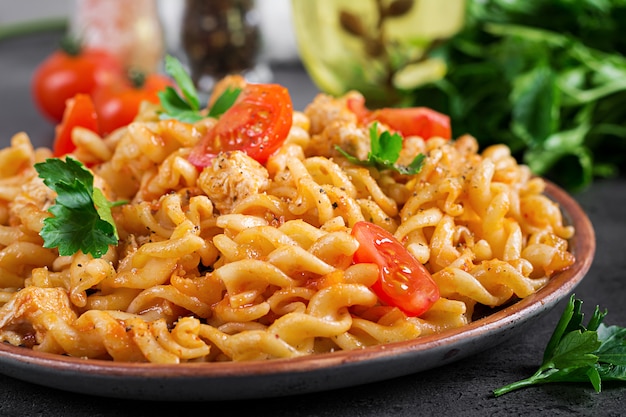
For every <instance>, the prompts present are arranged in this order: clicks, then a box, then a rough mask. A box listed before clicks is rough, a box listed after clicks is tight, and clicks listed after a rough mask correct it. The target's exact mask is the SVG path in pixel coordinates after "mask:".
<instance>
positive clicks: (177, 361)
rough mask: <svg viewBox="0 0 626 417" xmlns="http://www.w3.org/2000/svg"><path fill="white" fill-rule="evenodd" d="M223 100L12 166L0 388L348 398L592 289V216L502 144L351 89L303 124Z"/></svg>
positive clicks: (1, 295)
mask: <svg viewBox="0 0 626 417" xmlns="http://www.w3.org/2000/svg"><path fill="white" fill-rule="evenodd" d="M233 86H234V87H233ZM230 87H233V88H236V89H237V91H238V94H239V96H238V97H237V98H236V99H235V100H234V102H233V104H232V106H231V107H230V108H228V109H226V110H224V112H223V113H221V114H219V115H214V114H213V115H207V114H206V113H205V114H203V115H202V117H199V118H197V119H195V120H193V121H182V120H179V119H176V118H170V117H163V114H164V111H163V108H162V106H160V105H156V104H147V103H146V104H144V106H143V107H142V109H141V112H140V114H139V115H138V116H137V118H136V119H135V121H134V122H132V123H131V124H129V125H128V126H124V127H122V128H120V129H117V130H116V131H114V132H112V133H111V134H108V135H106V136H104V137H102V136H100V135H99V134H97V133H95V132H92V131H89V130H87V129H81V128H75V129H74V131H73V133H72V142H73V144H72V147H71V149H69V150H68V153H67V154H63V155H54V154H53V151H52V150H51V149H48V148H45V147H34V146H33V144H32V142H31V140H30V138H29V137H28V135H27V134H26V133H23V132H22V133H17V134H15V135H14V136H13V137H12V138H11V143H10V145H9V146H7V147H6V148H4V149H2V150H0V202H1V204H0V220H1V222H2V223H1V226H0V248H1V249H0V341H2V342H3V343H0V372H2V373H4V374H6V375H9V376H12V377H15V378H19V379H22V380H25V381H29V382H33V383H36V384H42V385H47V386H51V387H55V388H59V389H64V390H68V391H73V392H80V393H86V394H94V395H102V396H109V397H120V398H135V399H160V400H223V399H241V398H261V397H272V396H283V395H293V394H300V393H308V392H316V391H322V390H329V389H335V388H340V387H346V386H351V385H357V384H362V383H367V382H374V381H380V380H383V379H388V378H393V377H398V376H402V375H407V374H410V373H415V372H420V371H423V370H427V369H431V368H434V367H438V366H441V365H444V364H447V363H450V362H452V361H455V360H458V359H461V358H465V357H468V356H470V355H472V354H474V353H476V352H478V351H480V350H484V349H486V348H489V347H493V346H495V345H496V344H497V343H500V342H501V341H503V340H505V339H506V338H507V337H510V336H512V335H514V334H515V333H516V332H518V331H521V330H522V329H524V328H526V327H527V326H532V324H533V322H534V321H535V320H536V319H537V318H538V317H539V316H540V315H541V314H543V313H545V312H546V311H548V310H549V309H550V308H552V307H553V306H554V305H556V304H557V303H558V302H559V301H561V300H562V299H564V298H566V297H567V296H568V295H569V294H570V292H571V291H572V289H573V288H574V287H575V286H576V285H577V284H578V283H579V282H580V281H581V280H582V279H583V277H584V276H585V274H586V272H587V271H588V269H589V267H590V265H591V262H592V259H593V255H594V251H595V239H594V231H593V228H592V225H591V223H590V221H589V220H588V218H587V216H586V215H585V213H584V212H583V210H582V209H581V208H580V207H579V206H578V204H577V203H576V201H575V200H574V199H573V198H572V197H571V196H569V195H568V194H567V193H566V192H565V191H563V190H562V189H560V188H559V187H558V186H556V185H554V184H552V183H550V182H549V181H547V180H544V179H542V178H537V177H535V176H533V175H532V174H531V173H530V171H529V169H528V168H527V167H526V166H524V165H520V164H518V163H517V162H516V161H515V159H514V158H513V156H512V155H511V153H510V151H509V149H508V148H507V147H506V146H503V145H495V146H492V147H490V148H487V149H484V150H480V151H479V149H478V145H477V141H476V140H475V139H474V138H473V137H471V136H469V135H463V136H459V137H457V138H454V139H452V138H451V137H450V132H449V124H448V121H447V120H446V118H445V117H442V115H438V114H436V113H435V112H431V111H428V110H426V111H425V110H424V109H412V111H411V112H410V114H409V115H408V116H407V114H406V113H401V112H397V111H391V110H389V109H387V110H389V111H387V110H385V111H369V110H367V109H365V108H364V107H363V105H362V104H363V102H362V96H361V95H360V94H359V93H356V92H351V93H348V94H346V95H345V96H342V97H330V96H326V95H323V94H320V95H319V96H317V97H316V98H315V99H314V100H313V101H312V102H311V103H310V104H309V105H308V106H307V107H306V108H305V109H304V110H303V111H294V110H293V109H292V108H291V105H290V102H289V100H288V99H285V94H286V92H285V91H283V90H281V89H280V88H279V87H277V86H276V85H269V86H266V85H251V84H247V83H245V81H242V80H241V79H238V78H236V77H233V78H228V79H225V80H224V81H223V82H222V83H221V84H220V85H218V87H217V88H216V90H215V91H216V92H215V93H214V94H215V95H217V94H218V93H219V92H224V91H231V90H230ZM287 94H288V93H287ZM259 97H265V98H267V97H272V99H271V103H270V104H269V105H268V104H267V103H264V102H262V100H260V99H259ZM287 97H288V95H287ZM218 99H219V98H218V97H212V98H211V101H210V102H209V107H210V106H211V104H212V103H215V102H216V100H218ZM258 106H261V107H260V108H259V107H258ZM407 117H409V119H410V123H409V124H410V125H411V126H412V127H413V126H415V125H416V124H419V125H420V126H421V127H420V130H418V131H414V130H411V129H412V127H411V129H409V130H408V131H407V130H406V129H405V127H406V125H407V124H406V121H407ZM416 118H417V119H416ZM416 120H419V122H416ZM420 123H421V124H420ZM259 130H262V134H261V135H260V136H259V133H258V132H259ZM252 131H254V132H256V133H254V132H253V133H249V132H252ZM244 132H248V133H244ZM247 134H249V135H252V136H245V135H247ZM242 135H243V136H242ZM244 136H245V138H244V139H242V137H244ZM398 138H400V140H399V142H398V143H399V146H398V147H397V148H393V146H392V145H390V144H391V143H394V141H395V140H398ZM242 143H243V145H242ZM394 146H395V145H394ZM381 148H382V153H380V152H378V153H377V152H376V151H380V150H381ZM391 148H393V149H391ZM394 149H395V150H394ZM390 155H391V156H390ZM66 169H67V170H68V171H67V172H64V171H63V170H66ZM85 201H87V203H88V204H87V205H88V206H89V205H90V207H89V210H91V211H89V210H86V208H85V207H84V204H85ZM103 207H106V208H107V210H108V211H106V210H105V211H106V213H105V214H102V212H103V210H102V208H103ZM87 211H89V213H90V214H87ZM90 216H91V217H90ZM93 216H95V217H93ZM98 216H99V217H98ZM111 239H113V240H111Z"/></svg>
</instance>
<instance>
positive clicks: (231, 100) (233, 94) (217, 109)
mask: <svg viewBox="0 0 626 417" xmlns="http://www.w3.org/2000/svg"><path fill="white" fill-rule="evenodd" d="M239 93H241V88H234V87H233V88H227V89H226V90H225V91H224V92H223V93H222V94H221V95H220V96H219V97H218V98H217V100H215V103H213V106H212V107H211V110H209V117H219V116H221V115H222V114H223V113H224V112H225V111H226V110H228V109H230V108H231V107H232V105H233V104H235V101H237V97H239Z"/></svg>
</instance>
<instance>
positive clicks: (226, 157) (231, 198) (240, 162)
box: [198, 151, 269, 214]
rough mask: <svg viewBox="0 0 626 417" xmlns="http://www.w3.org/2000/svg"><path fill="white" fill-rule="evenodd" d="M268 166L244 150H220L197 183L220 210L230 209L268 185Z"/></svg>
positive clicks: (223, 211) (228, 210)
mask: <svg viewBox="0 0 626 417" xmlns="http://www.w3.org/2000/svg"><path fill="white" fill-rule="evenodd" d="M268 178H269V174H268V172H267V170H266V169H265V168H264V167H263V166H262V165H261V164H259V163H258V162H257V161H255V160H254V159H252V158H250V157H249V156H248V155H246V154H245V153H244V152H240V151H233V152H223V153H220V154H219V155H218V156H217V157H216V158H215V159H214V160H213V163H212V164H211V165H209V166H207V167H206V168H204V170H203V171H202V173H201V174H200V177H199V178H198V184H199V186H200V188H201V189H202V191H204V192H205V193H206V195H207V196H208V197H209V198H210V199H211V201H212V202H213V205H214V206H215V208H216V209H217V210H219V211H220V213H222V214H224V213H228V212H230V211H232V209H233V207H234V206H235V205H236V204H237V202H239V201H240V200H242V199H244V198H246V197H248V196H249V195H251V194H257V193H260V192H263V191H265V190H266V189H267V187H268V185H269V180H268Z"/></svg>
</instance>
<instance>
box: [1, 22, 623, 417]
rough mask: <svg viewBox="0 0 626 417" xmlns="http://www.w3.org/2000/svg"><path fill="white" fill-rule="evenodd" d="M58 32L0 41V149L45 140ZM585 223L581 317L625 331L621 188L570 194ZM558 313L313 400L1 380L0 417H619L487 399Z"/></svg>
mask: <svg viewBox="0 0 626 417" xmlns="http://www.w3.org/2000/svg"><path fill="white" fill-rule="evenodd" d="M58 39H59V34H58V33H41V34H33V35H28V36H22V37H16V38H10V39H3V40H0V145H1V146H2V147H4V146H6V145H7V144H8V143H9V140H10V138H11V136H12V135H13V134H14V133H16V132H18V131H25V132H27V133H28V134H29V136H30V137H31V139H32V140H33V142H35V143H46V142H48V141H50V138H51V137H52V132H53V126H52V125H51V124H49V123H48V122H46V121H45V120H44V119H43V118H42V117H41V116H40V115H39V114H38V112H37V110H36V109H35V108H34V105H33V102H32V99H31V96H30V78H31V76H32V72H33V70H34V68H35V66H36V65H37V64H38V63H39V62H40V61H41V60H42V59H43V58H44V57H45V56H46V55H47V54H48V53H50V52H51V51H52V50H53V49H54V48H55V46H56V44H57V41H58ZM273 69H274V81H275V82H277V83H281V84H283V85H285V86H286V87H288V88H289V90H290V91H291V93H292V95H293V100H294V107H295V108H296V109H299V110H301V109H303V108H304V106H305V105H306V104H307V103H308V102H309V101H310V100H311V99H312V98H313V97H314V95H315V94H316V92H317V90H316V88H315V87H314V85H313V84H312V83H311V80H310V79H309V77H308V76H307V75H306V73H305V71H304V70H303V69H302V67H300V66H299V65H293V66H282V67H274V68H273ZM574 197H575V199H576V200H577V201H578V202H579V203H580V205H581V206H582V208H583V209H584V210H585V211H586V212H587V214H588V216H589V217H590V219H591V221H592V223H593V225H594V228H595V232H596V238H597V250H596V256H595V259H594V262H593V264H592V266H591V269H590V270H589V272H588V274H587V276H586V277H585V279H584V280H583V281H582V283H581V284H580V285H579V286H578V287H577V288H576V289H575V293H576V297H577V298H580V299H582V300H583V301H584V304H583V311H584V312H585V313H586V314H587V316H589V315H590V314H591V312H592V310H593V308H594V307H595V306H596V305H600V306H601V307H602V308H606V309H608V312H609V314H608V316H607V318H606V319H605V322H606V324H618V325H621V326H626V302H625V301H626V300H625V297H626V273H625V272H624V271H626V245H625V244H624V239H625V238H626V179H624V178H623V177H622V178H616V179H610V180H601V181H596V182H595V183H594V184H593V185H592V186H591V187H590V188H589V189H587V190H586V191H584V192H581V193H578V194H575V195H574ZM564 306H565V302H561V303H560V304H558V305H557V306H556V308H555V309H554V310H552V311H551V312H550V313H548V314H547V315H544V316H542V317H541V318H540V319H537V320H536V322H535V323H533V324H532V326H530V327H529V329H528V330H527V331H526V333H524V334H521V335H518V336H515V337H513V338H511V339H508V340H507V341H505V342H503V343H502V344H500V345H498V346H496V347H494V348H491V349H489V350H486V351H484V352H481V353H479V354H477V355H474V356H471V357H469V358H466V359H463V360H460V361H458V362H454V363H452V364H450V365H446V366H444V367H440V368H436V369H433V370H431V371H426V372H421V373H418V374H414V375H409V376H405V377H401V378H396V379H392V380H388V381H385V382H379V383H374V384H367V385H361V386H356V387H351V388H344V389H340V390H335V391H329V392H321V393H315V394H306V395H297V396H291V397H284V398H269V399H263V400H242V401H224V402H211V403H178V402H148V401H132V400H120V399H108V398H101V397H92V396H87V395H78V394H73V393H68V392H63V391H59V390H55V389H52V388H46V387H42V386H38V385H34V384H31V383H26V382H22V381H21V380H18V379H13V378H10V377H6V376H4V375H2V369H0V416H92V417H96V416H125V415H134V416H143V415H167V414H171V415H176V416H186V415H189V416H191V415H196V414H197V413H198V412H202V413H204V415H216V414H215V413H221V412H228V413H229V415H239V414H241V415H244V414H245V415H254V414H261V415H272V416H274V417H282V416H289V417H299V416H333V417H343V416H385V415H389V416H391V415H393V416H414V415H439V414H442V413H445V415H463V416H468V415H469V416H472V415H476V416H499V415H528V416H536V415H546V416H567V415H582V416H621V415H624V413H626V384H605V385H604V386H603V387H602V388H603V389H602V392H601V393H600V394H596V393H595V392H594V390H593V389H592V388H591V386H590V385H588V384H547V385H543V386H538V387H531V388H528V389H524V390H520V391H516V392H513V393H510V394H507V395H504V396H502V397H499V398H494V397H493V395H492V394H491V391H492V390H493V389H495V388H497V387H500V386H502V385H505V384H508V383H510V382H513V381H517V380H519V379H522V378H526V377H528V376H529V375H531V374H532V373H533V372H534V371H535V370H536V369H537V367H538V366H539V365H540V362H541V358H542V354H543V350H544V348H545V345H546V343H547V341H548V339H549V338H550V335H551V333H552V330H553V328H554V326H555V324H556V322H557V321H558V318H559V316H560V315H561V312H562V310H563V308H564Z"/></svg>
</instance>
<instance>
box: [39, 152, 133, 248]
mask: <svg viewBox="0 0 626 417" xmlns="http://www.w3.org/2000/svg"><path fill="white" fill-rule="evenodd" d="M35 169H36V170H37V173H38V174H39V177H40V178H42V179H43V182H44V184H46V185H47V186H48V187H49V188H50V189H52V190H53V191H55V192H56V193H57V198H56V200H55V204H54V205H53V206H52V207H50V209H49V210H48V211H49V212H50V213H51V214H52V215H53V216H52V217H48V218H46V219H45V220H44V221H43V228H42V229H41V232H40V235H41V237H42V238H43V240H44V247H45V248H58V249H59V254H60V255H62V256H69V255H73V254H75V253H76V252H78V251H79V250H80V251H83V253H90V254H91V255H92V256H93V257H94V258H99V257H101V256H102V255H104V254H105V253H106V252H107V251H108V249H109V245H116V244H117V242H118V239H119V237H118V234H117V229H116V227H115V222H114V221H113V216H112V214H111V207H114V206H117V205H120V204H125V202H124V201H118V202H115V203H112V202H110V201H108V200H107V199H106V197H105V196H104V194H103V193H102V190H100V189H99V188H96V187H94V186H93V175H92V174H91V172H90V171H89V170H87V169H86V168H85V167H84V165H83V164H81V163H80V162H79V161H77V160H75V159H72V158H70V157H67V159H66V160H65V161H63V160H61V159H58V158H50V159H47V160H46V161H45V162H41V163H37V164H35Z"/></svg>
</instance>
